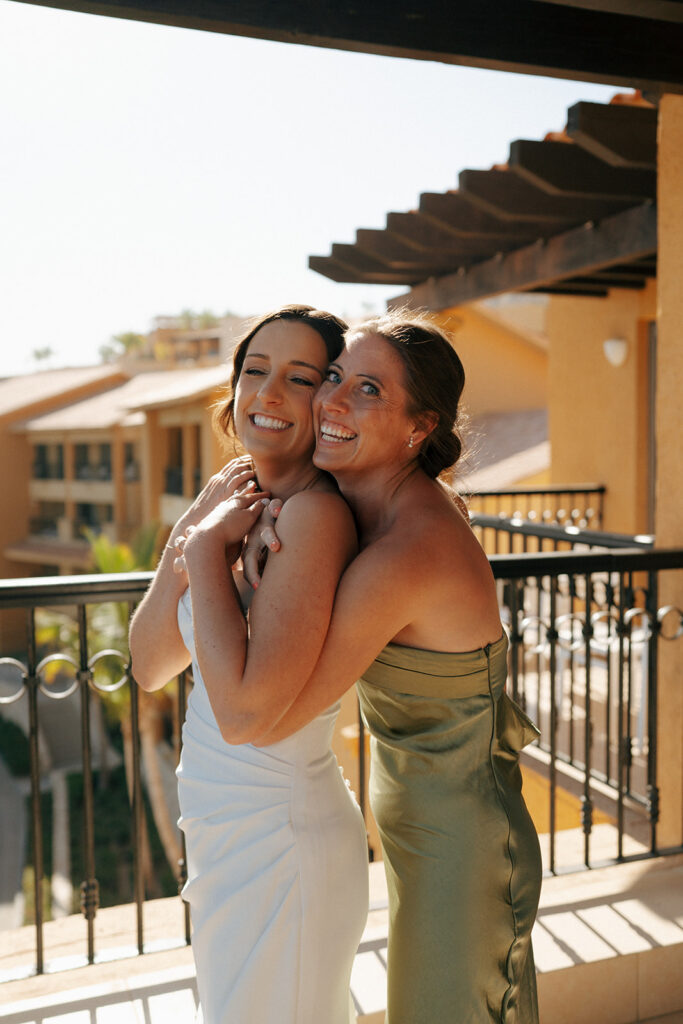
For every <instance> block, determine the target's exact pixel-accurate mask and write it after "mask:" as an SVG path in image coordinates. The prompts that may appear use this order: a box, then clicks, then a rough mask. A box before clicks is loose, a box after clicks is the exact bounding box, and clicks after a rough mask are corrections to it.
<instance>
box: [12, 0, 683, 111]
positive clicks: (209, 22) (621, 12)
mask: <svg viewBox="0 0 683 1024" xmlns="http://www.w3.org/2000/svg"><path fill="white" fill-rule="evenodd" d="M22 2H29V3H34V4H36V5H38V6H45V7H60V8H63V9H65V10H73V11H85V12H87V13H90V14H104V15H110V16H112V17H119V18H131V19H136V20H138V21H151V22H157V23H159V24H165V25H180V26H184V27H187V28H195V29H205V30H207V31H211V32H226V33H229V34H231V35H243V36H253V37H255V38H259V39H273V40H277V41H280V42H290V43H303V44H307V45H312V46H325V47H333V48H335V49H342V50H355V51H360V52H365V53H379V54H384V55H387V56H394V57H411V58H418V59H422V60H437V61H443V62H446V63H451V64H463V65H467V66H473V67H484V68H493V69H496V70H499V71H516V72H524V73H526V74H534V75H553V76H556V77H559V78H570V79H577V78H578V79H587V80H589V81H594V82H605V83H611V84H615V85H619V86H625V87H633V86H635V87H638V88H644V89H647V90H653V91H655V92H662V91H668V92H681V91H683V61H681V53H683V24H681V23H680V21H679V20H678V19H676V18H673V17H672V16H671V14H670V12H671V10H675V8H673V7H672V0H638V2H636V0H632V2H631V3H626V0H620V2H619V3H615V2H612V0H594V2H590V0H582V2H581V3H578V2H577V0H553V2H543V0H460V2H459V3H458V4H457V5H455V7H454V5H453V4H449V3H444V2H443V0H423V2H420V3H418V2H417V0H391V2H389V0H365V2H364V3H357V2H353V3H351V2H350V0H316V2H315V3H310V2H308V0H123V2H117V0H107V2H98V0H80V2H79V0H22ZM662 12H664V13H662Z"/></svg>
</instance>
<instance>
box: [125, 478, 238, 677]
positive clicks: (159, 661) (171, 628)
mask: <svg viewBox="0 0 683 1024" xmlns="http://www.w3.org/2000/svg"><path fill="white" fill-rule="evenodd" d="M253 475H254V470H253V466H252V464H251V460H250V459H247V458H241V459H233V460H232V461H231V462H229V463H228V464H227V465H226V466H224V467H223V469H222V470H221V471H220V472H219V473H216V474H215V475H214V476H212V477H211V479H210V480H209V481H208V483H207V484H206V486H205V487H204V488H203V489H202V491H201V493H200V494H199V495H198V497H197V498H196V499H195V500H194V501H193V503H192V505H191V506H190V508H189V509H188V510H187V512H185V513H184V514H183V515H182V516H181V517H180V519H179V520H178V522H177V523H176V524H175V526H174V527H173V530H172V531H171V536H170V539H169V541H168V543H167V545H166V547H165V548H164V550H163V552H162V554H161V560H160V562H159V565H158V567H157V570H156V573H155V575H154V579H153V580H152V583H151V584H150V587H149V589H148V591H147V593H146V594H145V596H144V598H143V599H142V601H141V602H140V604H139V605H138V607H137V608H136V610H135V613H134V614H133V617H132V619H131V622H130V631H129V645H130V653H131V660H132V671H133V678H134V679H135V681H136V682H137V683H138V684H139V685H140V686H141V687H142V689H143V690H150V691H151V690H159V689H161V687H163V686H165V685H166V683H168V681H169V680H170V679H172V678H173V677H174V676H176V675H178V673H179V672H182V670H183V669H185V668H187V666H188V665H189V664H190V654H189V651H188V650H187V648H186V647H185V644H184V643H183V640H182V637H181V635H180V630H179V629H178V620H177V613H178V601H179V599H180V596H181V594H182V593H183V591H184V590H185V589H186V587H187V582H188V580H187V574H186V573H184V572H181V573H177V572H174V563H175V560H176V552H175V550H174V544H175V541H176V540H177V539H178V538H180V537H181V536H183V535H184V534H185V531H186V530H187V528H188V526H196V525H197V524H198V523H200V522H201V521H202V519H203V518H204V517H205V516H206V515H207V514H208V513H209V512H210V511H211V510H212V509H213V508H214V507H215V506H216V505H217V504H218V503H219V502H221V501H224V500H225V498H226V497H228V496H229V495H230V494H232V493H233V492H234V490H235V489H236V488H238V487H240V486H241V485H243V484H244V483H245V482H246V481H247V480H249V479H250V478H252V477H253Z"/></svg>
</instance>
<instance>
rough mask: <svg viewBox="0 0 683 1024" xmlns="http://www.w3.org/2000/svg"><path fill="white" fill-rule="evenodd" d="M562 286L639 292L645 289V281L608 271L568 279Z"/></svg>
mask: <svg viewBox="0 0 683 1024" xmlns="http://www.w3.org/2000/svg"><path fill="white" fill-rule="evenodd" d="M562 284H576V285H579V286H580V287H583V286H586V287H589V288H592V287H596V288H626V289H629V288H630V289H633V290H634V291H639V290H640V289H641V288H644V287H645V284H646V281H645V278H644V277H630V278H626V277H623V276H622V275H621V274H610V272H609V270H604V271H601V272H597V273H595V274H590V275H589V276H587V277H583V276H579V277H570V278H568V279H567V281H566V282H564V281H563V282H562Z"/></svg>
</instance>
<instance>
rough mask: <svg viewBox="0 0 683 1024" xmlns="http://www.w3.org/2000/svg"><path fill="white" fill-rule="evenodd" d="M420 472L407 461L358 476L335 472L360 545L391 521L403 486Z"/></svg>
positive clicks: (380, 532) (379, 532) (366, 542)
mask: <svg viewBox="0 0 683 1024" xmlns="http://www.w3.org/2000/svg"><path fill="white" fill-rule="evenodd" d="M420 476H423V474H422V473H421V472H420V470H419V468H418V466H417V464H416V463H415V462H414V461H411V462H410V463H409V464H408V465H407V466H402V467H400V468H399V469H398V470H396V471H394V472H386V473H377V472H373V473H368V474H367V475H363V476H358V475H357V474H354V473H350V474H349V475H348V477H345V476H344V474H343V472H340V473H335V479H336V481H337V485H338V487H339V490H340V491H341V493H342V495H343V497H344V498H345V500H346V502H347V503H348V505H349V506H350V508H351V510H352V512H353V514H354V517H355V519H356V525H357V527H358V531H359V535H360V541H361V545H362V546H363V547H366V546H367V545H368V544H371V543H372V542H373V541H375V540H377V539H378V538H379V537H381V536H382V535H383V534H384V533H386V531H387V530H388V529H389V528H390V526H391V524H392V523H393V521H394V518H395V515H396V509H397V503H398V501H399V500H400V497H401V496H402V495H403V494H405V492H406V489H408V488H410V487H411V486H412V485H413V483H415V482H417V479H418V477H420Z"/></svg>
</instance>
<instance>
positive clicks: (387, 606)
mask: <svg viewBox="0 0 683 1024" xmlns="http://www.w3.org/2000/svg"><path fill="white" fill-rule="evenodd" d="M277 558H279V555H278V556H277ZM277 558H273V559H271V561H273V562H276V561H277ZM428 586H429V576H428V575H427V574H426V573H425V572H424V570H423V567H422V565H421V562H420V559H419V555H418V556H417V557H416V554H415V552H414V551H410V550H407V551H403V552H401V551H398V550H397V549H396V547H395V546H394V545H393V544H392V543H391V542H388V541H387V540H382V541H378V542H377V543H376V544H373V545H371V546H370V547H368V548H366V549H365V550H364V551H362V552H361V553H360V554H359V555H358V556H357V558H355V559H354V560H353V562H352V563H351V564H350V566H349V567H348V569H347V570H346V572H345V573H344V575H343V576H342V578H341V581H340V583H339V588H338V590H337V597H336V599H335V603H334V609H333V613H332V619H331V622H330V627H329V630H328V633H327V637H326V639H325V644H324V646H323V649H322V651H321V653H320V657H319V659H318V662H317V664H316V665H315V668H314V670H313V672H312V673H311V675H310V677H309V679H308V681H307V682H306V685H305V686H304V687H303V688H302V689H301V692H300V694H299V696H298V697H297V699H296V701H295V703H294V704H293V705H292V706H291V707H290V709H289V710H288V712H287V714H286V715H283V717H282V718H281V719H280V721H279V722H278V723H277V724H276V726H275V727H274V728H272V729H271V730H270V731H269V732H268V733H267V734H263V735H261V736H259V737H258V740H257V742H258V744H259V745H261V746H267V745H269V744H271V743H276V742H277V741H278V740H282V739H285V738H286V737H287V736H290V735H291V734H292V733H294V732H296V731H297V730H299V729H301V728H303V726H304V725H306V724H307V723H308V722H310V721H311V720H312V719H313V718H315V717H316V716H317V715H319V714H320V713H321V712H322V711H324V710H325V709H326V708H328V707H329V706H330V705H331V704H333V703H334V702H335V701H337V700H339V698H340V697H341V696H342V695H343V694H344V693H345V692H346V691H347V690H348V689H350V687H351V686H353V685H354V683H355V682H356V680H357V679H359V678H360V676H362V674H363V672H364V671H365V670H366V669H367V668H368V666H369V665H371V664H372V662H373V661H374V659H375V658H376V657H377V655H378V654H379V653H380V651H382V650H383V648H384V647H385V646H386V645H387V644H388V643H389V642H390V641H391V640H392V638H393V637H394V636H396V634H397V633H398V632H400V630H401V629H403V628H404V627H405V626H406V625H407V624H408V623H409V622H411V621H413V620H414V618H415V617H416V615H417V614H418V609H419V606H420V603H421V601H422V599H423V592H424V588H425V587H428Z"/></svg>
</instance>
